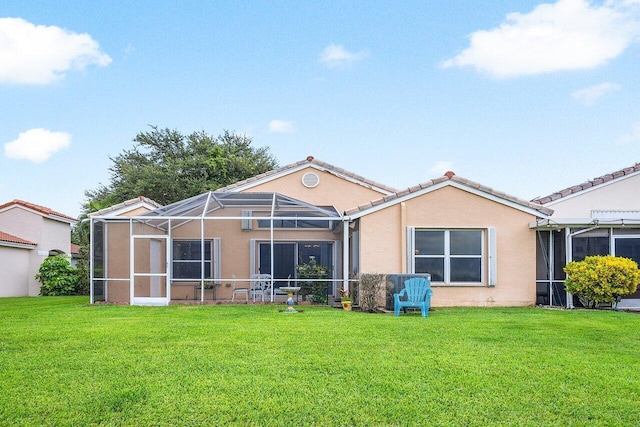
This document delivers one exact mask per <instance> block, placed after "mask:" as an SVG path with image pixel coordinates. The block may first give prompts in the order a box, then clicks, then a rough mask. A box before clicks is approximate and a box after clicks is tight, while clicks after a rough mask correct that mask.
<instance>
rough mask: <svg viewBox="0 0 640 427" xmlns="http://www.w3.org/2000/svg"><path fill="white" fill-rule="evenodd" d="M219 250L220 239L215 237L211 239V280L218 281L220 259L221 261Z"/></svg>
mask: <svg viewBox="0 0 640 427" xmlns="http://www.w3.org/2000/svg"><path fill="white" fill-rule="evenodd" d="M220 254H221V250H220V238H219V237H216V238H214V239H213V278H214V279H220V271H221V269H220V259H221V256H220Z"/></svg>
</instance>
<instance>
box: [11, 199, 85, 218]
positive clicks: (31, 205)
mask: <svg viewBox="0 0 640 427" xmlns="http://www.w3.org/2000/svg"><path fill="white" fill-rule="evenodd" d="M12 205H18V206H22V207H24V208H27V209H31V210H33V211H36V212H38V213H41V214H42V215H45V216H51V217H58V218H61V219H65V220H68V221H72V222H74V223H76V222H78V220H77V219H76V218H73V217H71V216H69V215H65V214H63V213H60V212H56V211H54V210H53V209H51V208H47V207H45V206H40V205H36V204H35V203H29V202H25V201H24V200H19V199H13V200H12V201H10V202H8V203H5V204H3V205H0V210H2V209H4V208H7V207H10V206H12Z"/></svg>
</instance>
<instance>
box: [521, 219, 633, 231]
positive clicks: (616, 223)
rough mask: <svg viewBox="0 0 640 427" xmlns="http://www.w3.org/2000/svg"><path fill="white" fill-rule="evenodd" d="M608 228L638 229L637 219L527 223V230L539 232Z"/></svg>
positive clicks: (553, 220)
mask: <svg viewBox="0 0 640 427" xmlns="http://www.w3.org/2000/svg"><path fill="white" fill-rule="evenodd" d="M588 226H595V227H608V228H621V227H630V226H636V227H640V220H638V219H618V218H616V219H613V218H612V219H595V218H542V219H540V220H538V221H536V222H531V223H529V228H536V229H540V230H549V229H552V230H553V229H561V228H570V227H588Z"/></svg>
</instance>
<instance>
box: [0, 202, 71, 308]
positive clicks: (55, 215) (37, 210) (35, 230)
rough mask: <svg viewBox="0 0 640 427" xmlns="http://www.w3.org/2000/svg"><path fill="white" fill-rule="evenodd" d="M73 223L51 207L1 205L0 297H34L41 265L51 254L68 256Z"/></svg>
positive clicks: (37, 291) (38, 283)
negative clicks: (36, 276) (36, 277)
mask: <svg viewBox="0 0 640 427" xmlns="http://www.w3.org/2000/svg"><path fill="white" fill-rule="evenodd" d="M76 222H77V221H76V220H75V219H74V218H72V217H70V216H68V215H65V214H62V213H60V212H56V211H54V210H52V209H50V208H47V207H44V206H40V205H36V204H34V203H29V202H25V201H23V200H18V199H16V200H12V201H11V202H8V203H4V204H2V205H0V278H1V279H0V296H1V297H8V296H35V295H38V294H39V293H40V285H41V284H40V282H38V281H37V280H36V279H35V275H36V274H37V273H38V269H39V268H40V264H41V263H42V261H44V259H45V258H46V257H48V256H49V255H54V254H60V253H64V254H71V226H73V225H74V224H76Z"/></svg>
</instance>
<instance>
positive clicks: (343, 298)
mask: <svg viewBox="0 0 640 427" xmlns="http://www.w3.org/2000/svg"><path fill="white" fill-rule="evenodd" d="M340 303H341V304H342V309H343V310H347V311H351V305H352V304H353V299H352V298H351V297H350V296H349V292H348V291H345V290H344V289H342V288H340Z"/></svg>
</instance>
